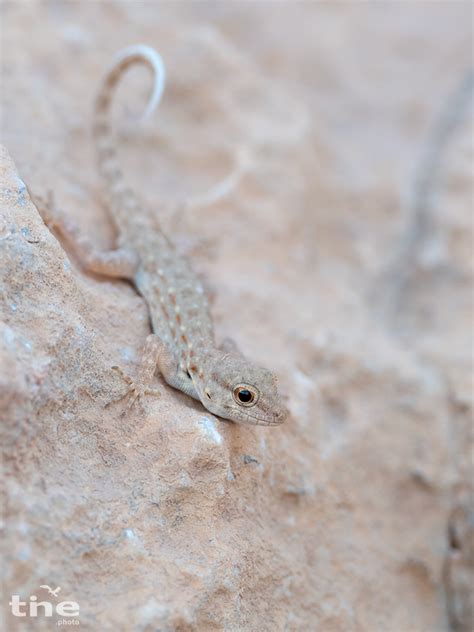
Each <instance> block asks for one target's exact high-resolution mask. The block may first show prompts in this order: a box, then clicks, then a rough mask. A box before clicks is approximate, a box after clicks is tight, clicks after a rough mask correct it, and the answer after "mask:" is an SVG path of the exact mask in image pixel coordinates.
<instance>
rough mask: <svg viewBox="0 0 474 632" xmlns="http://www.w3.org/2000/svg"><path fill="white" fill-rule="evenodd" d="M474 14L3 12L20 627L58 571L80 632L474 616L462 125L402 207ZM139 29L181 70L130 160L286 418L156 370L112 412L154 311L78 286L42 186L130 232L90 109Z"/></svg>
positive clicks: (84, 8) (220, 323)
mask: <svg viewBox="0 0 474 632" xmlns="http://www.w3.org/2000/svg"><path fill="white" fill-rule="evenodd" d="M471 10H472V9H471V5H470V4H469V3H464V4H463V3H460V2H458V3H443V2H438V3H413V4H410V3H401V2H399V3H380V4H376V3H361V4H359V3H353V4H350V3H335V4H331V3H324V4H323V3H321V4H319V3H305V4H303V3H301V4H290V3H288V4H281V3H271V4H268V3H252V4H248V3H229V4H227V3H217V4H213V3H201V2H199V3H197V2H196V3H163V4H161V3H157V2H149V3H141V2H128V3H125V2H124V3H121V2H103V3H99V2H95V3H85V2H84V3H80V2H67V3H61V2H50V3H20V2H6V3H5V2H4V3H3V5H2V12H3V20H4V28H3V33H2V39H3V46H2V53H3V54H2V61H3V69H2V77H3V100H4V104H3V119H2V136H3V142H4V143H5V145H6V147H7V148H8V152H9V153H7V152H6V151H4V152H3V153H2V167H1V175H2V183H1V187H2V208H1V217H0V275H1V278H0V282H1V286H0V290H1V292H0V297H1V299H0V309H1V325H0V326H1V335H0V357H1V361H0V362H1V365H0V366H1V373H0V410H1V417H2V445H3V461H2V464H3V473H4V486H3V487H4V503H3V506H4V523H3V533H2V549H3V563H2V568H3V571H4V582H3V585H4V595H3V603H2V606H3V608H4V612H5V626H6V629H9V630H16V629H31V630H43V629H44V630H49V629H51V621H50V620H48V619H47V618H44V617H39V618H37V619H35V620H32V619H31V618H28V617H27V618H25V619H21V620H20V619H16V618H15V617H13V616H12V615H11V614H10V611H9V607H8V600H9V598H10V596H11V595H12V594H18V595H20V596H21V597H22V598H23V599H25V600H28V598H29V596H30V595H37V596H38V599H44V598H46V597H47V594H46V593H45V591H44V589H41V588H39V586H40V585H41V584H48V585H50V586H52V587H53V586H54V587H55V586H60V587H61V593H60V596H59V599H70V600H74V601H76V602H78V603H79V604H80V617H79V619H80V622H81V626H82V627H84V628H85V629H91V630H143V631H145V630H150V631H151V630H153V631H155V630H162V631H176V632H178V631H180V632H185V631H191V630H193V631H194V630H198V631H207V630H209V631H211V630H228V631H236V630H245V631H255V630H262V631H267V630H268V631H274V630H288V631H290V630H291V631H293V630H298V631H299V630H305V631H306V630H321V631H324V632H328V631H331V630H335V631H336V630H337V631H339V630H340V631H344V632H348V631H351V630H354V631H359V630H360V631H369V632H372V631H374V632H375V631H377V632H381V631H383V632H385V631H387V632H388V631H393V632H408V631H415V630H416V631H418V630H419V631H421V630H423V631H429V632H431V631H438V630H448V629H449V628H450V627H451V628H453V629H463V630H468V629H470V622H471V621H472V609H470V608H471V604H470V597H469V592H470V591H469V581H470V578H471V577H472V564H473V562H474V555H473V553H472V550H471V552H470V553H469V546H471V547H472V524H473V521H472V518H469V509H470V506H472V487H470V481H472V464H471V461H470V454H471V453H470V450H471V448H472V429H471V410H472V408H471V381H470V380H471V370H472V361H471V346H472V345H471V343H472V337H471V333H470V324H471V318H472V305H471V298H472V296H471V291H470V288H471V283H472V252H471V248H472V232H471V228H472V226H471V216H470V212H471V208H470V205H471V202H472V188H471V183H470V165H471V161H472V147H471V134H472V127H470V122H469V121H468V119H467V117H466V116H465V115H464V116H462V117H460V119H459V120H458V121H457V123H456V125H455V126H454V127H453V129H452V131H451V133H450V135H449V139H448V141H447V142H446V143H445V144H444V146H443V147H442V156H440V157H442V164H441V166H440V169H439V173H438V174H437V178H436V180H435V182H434V184H433V187H434V188H433V190H432V191H431V192H430V200H429V203H428V202H427V206H426V209H425V211H426V213H425V215H424V216H423V217H424V218H425V219H426V218H428V219H429V221H424V222H421V223H420V222H418V223H417V218H416V217H414V215H413V213H414V212H415V211H414V205H413V203H412V202H411V201H410V200H411V198H412V196H413V191H414V190H415V189H416V187H414V184H413V182H414V177H415V174H416V172H417V168H418V167H417V165H419V164H420V159H421V158H420V157H422V156H423V153H424V152H425V149H426V147H427V146H429V140H428V139H429V138H430V133H431V132H430V130H431V129H432V127H433V125H434V124H435V121H436V120H438V117H439V115H440V114H441V113H442V111H443V109H444V108H445V106H446V103H447V102H448V101H449V97H450V95H451V94H453V91H455V90H456V86H457V85H458V84H459V82H460V81H461V79H462V77H463V74H464V73H465V71H466V69H467V67H468V64H469V58H470V46H471V42H472V32H471V31H470V23H471V19H470V12H471ZM136 42H146V43H149V44H151V45H154V46H156V47H157V48H158V49H159V50H160V51H161V53H162V54H163V57H164V59H165V61H166V64H167V68H168V77H169V80H168V86H167V90H166V93H165V98H164V101H163V103H162V105H161V106H160V109H159V112H158V113H157V114H156V117H154V119H153V120H152V121H150V122H148V123H147V124H146V125H145V126H143V127H142V128H140V129H139V130H135V128H134V125H133V120H132V122H130V124H127V120H129V121H130V120H131V116H130V115H131V113H133V112H135V111H138V110H139V109H140V107H141V104H142V103H143V99H144V97H145V95H146V92H147V85H148V84H147V78H148V77H147V75H146V73H141V72H140V71H139V70H137V71H136V72H134V73H133V74H130V76H129V77H127V81H126V85H124V86H123V89H122V90H121V91H120V94H119V99H118V101H119V102H120V104H119V105H118V107H117V112H116V115H117V120H118V121H119V122H120V123H119V125H120V128H121V130H122V133H121V135H120V143H121V149H122V151H121V155H122V162H123V165H124V169H125V171H126V173H127V174H129V178H130V180H131V181H132V182H133V183H134V185H135V187H136V188H137V189H139V190H140V192H141V194H142V196H143V199H144V201H145V203H146V204H147V205H148V206H150V207H151V208H154V209H156V212H157V213H159V214H160V217H161V218H162V224H163V226H164V228H165V229H166V230H167V231H168V232H169V233H171V234H172V235H173V236H174V238H175V241H176V242H177V244H178V246H179V248H180V249H181V250H182V251H183V252H186V253H187V254H188V255H189V256H191V257H192V259H193V260H194V261H195V264H196V267H197V268H198V269H199V270H200V271H201V272H202V273H203V274H205V276H206V277H207V279H208V282H209V284H210V286H211V287H212V288H213V292H214V294H215V300H214V305H213V312H214V315H215V321H216V327H217V331H218V334H219V335H220V336H221V337H223V336H232V337H234V338H235V340H236V341H237V343H238V344H239V346H240V347H241V348H242V349H243V350H244V351H245V352H246V353H247V354H248V355H249V356H251V357H253V358H254V359H255V360H257V361H259V362H261V363H262V364H265V365H267V366H269V367H271V368H272V369H273V370H274V371H275V372H276V373H277V374H278V375H279V376H280V382H281V386H282V390H283V391H284V393H286V396H287V398H288V399H287V401H288V406H289V408H290V410H291V418H290V419H289V421H288V423H287V424H286V425H285V426H283V427H279V428H272V429H269V428H252V427H249V428H248V427H242V426H237V425H234V424H231V423H228V422H222V421H220V420H218V419H216V418H213V417H212V415H210V414H208V413H206V411H205V410H204V409H203V408H202V407H201V406H200V405H199V404H198V403H197V402H193V401H191V400H190V399H189V398H187V397H186V396H184V395H182V394H180V393H178V392H176V391H174V390H172V389H170V388H168V387H166V386H164V385H163V384H162V381H161V378H160V377H159V376H157V378H156V381H157V385H161V390H162V393H163V394H162V397H161V398H159V399H149V400H147V401H146V404H145V407H144V410H143V411H140V410H136V411H134V412H133V413H132V414H130V415H128V416H127V417H125V418H124V417H121V416H120V410H121V408H120V405H118V404H112V405H110V406H106V404H107V403H108V402H109V401H111V400H113V399H114V398H116V397H118V396H119V395H120V393H121V392H122V389H123V384H122V383H121V381H120V379H119V378H118V377H117V375H116V374H115V373H113V372H112V371H111V370H110V367H111V366H112V365H113V364H117V363H120V362H121V363H122V364H123V365H124V366H128V367H129V368H130V370H133V368H134V366H135V364H136V362H138V359H139V355H140V349H141V346H142V344H143V341H144V339H145V337H146V334H147V333H148V320H147V311H146V306H145V305H144V303H143V301H142V299H141V298H140V297H139V296H137V295H136V293H135V291H134V290H133V288H132V287H130V286H129V285H127V284H126V283H123V282H120V281H117V282H111V281H108V280H104V279H100V278H92V277H90V276H87V275H85V274H84V273H83V272H82V271H81V269H80V268H79V267H78V265H77V262H75V261H74V260H73V259H71V258H70V257H69V256H68V254H67V252H65V250H64V248H63V246H62V245H61V243H60V242H59V241H58V240H57V239H56V238H55V237H54V236H53V235H52V234H51V233H50V232H49V230H48V229H47V228H46V227H45V226H44V224H43V222H42V220H41V219H40V217H39V215H38V213H37V211H36V209H35V207H34V206H33V204H32V203H31V201H30V198H29V195H28V191H27V189H26V187H25V185H26V186H27V187H28V189H29V190H31V191H34V192H36V193H37V194H45V193H46V192H47V190H48V189H52V190H53V191H54V193H55V196H56V199H57V200H58V202H59V204H60V205H61V206H62V207H63V208H65V209H66V210H67V212H68V213H70V214H71V216H73V217H75V218H76V220H77V221H78V222H79V223H80V225H81V227H82V229H83V231H84V232H88V233H89V234H91V235H92V237H93V238H94V239H95V240H96V242H97V244H98V245H100V246H104V247H105V246H111V245H112V244H113V231H112V227H111V224H110V221H109V219H108V216H107V211H106V203H107V200H106V199H104V197H103V192H102V190H101V187H100V181H99V178H98V175H97V173H96V170H95V159H94V154H93V147H92V142H91V137H90V129H89V123H90V108H91V104H92V100H93V96H94V94H95V90H96V86H97V85H98V81H99V79H100V77H101V74H102V71H103V69H104V67H105V65H106V64H108V63H109V61H110V59H111V56H112V55H113V53H114V52H115V51H116V50H117V49H119V48H121V47H122V46H124V45H127V44H130V43H136ZM10 155H11V157H12V158H13V160H14V161H15V165H16V167H15V165H14V164H13V162H12V158H10ZM187 198H191V200H192V201H191V202H190V203H188V204H183V201H184V200H186V199H187ZM418 219H419V218H418ZM420 226H421V229H420ZM402 281H403V282H402ZM50 600H51V601H52V602H53V603H55V601H56V600H55V598H54V597H50ZM55 618H56V617H55Z"/></svg>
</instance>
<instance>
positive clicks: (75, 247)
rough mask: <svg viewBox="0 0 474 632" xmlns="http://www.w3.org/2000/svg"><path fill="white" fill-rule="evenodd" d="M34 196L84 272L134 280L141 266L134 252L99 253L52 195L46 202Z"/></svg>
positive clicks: (34, 200) (50, 194) (41, 213)
mask: <svg viewBox="0 0 474 632" xmlns="http://www.w3.org/2000/svg"><path fill="white" fill-rule="evenodd" d="M31 197H32V200H33V203H34V205H35V206H36V208H37V210H38V212H39V214H40V215H41V217H42V218H43V221H44V223H45V224H46V225H47V226H48V228H50V229H51V230H53V231H55V232H56V233H58V234H59V235H60V236H61V237H62V238H63V239H64V241H65V242H66V243H67V245H68V247H69V249H70V250H71V251H72V252H73V254H74V255H75V257H76V258H77V259H78V260H79V262H80V264H81V266H82V267H83V268H84V269H85V270H87V271H88V272H93V273H96V274H101V275H104V276H108V277H112V278H121V279H129V280H131V279H133V277H134V275H135V272H136V270H137V268H138V264H139V258H138V255H137V254H136V253H135V252H134V251H132V250H130V249H127V248H118V249H115V250H108V251H105V252H98V251H97V250H96V248H95V247H94V245H93V244H92V242H91V241H89V239H87V237H85V236H84V235H82V234H81V231H80V230H79V228H78V226H77V224H76V223H75V222H74V221H73V220H72V219H71V218H70V217H67V215H66V214H65V213H64V212H63V211H62V210H60V209H59V208H58V207H57V206H56V205H55V203H54V199H53V195H52V193H51V192H49V193H48V197H47V199H46V200H44V199H43V198H41V197H39V196H31Z"/></svg>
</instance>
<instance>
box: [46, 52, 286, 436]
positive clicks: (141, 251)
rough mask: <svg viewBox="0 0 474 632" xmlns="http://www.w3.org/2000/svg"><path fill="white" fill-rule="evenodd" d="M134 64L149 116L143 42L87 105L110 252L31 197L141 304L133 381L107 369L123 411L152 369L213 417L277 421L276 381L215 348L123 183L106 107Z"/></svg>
mask: <svg viewBox="0 0 474 632" xmlns="http://www.w3.org/2000/svg"><path fill="white" fill-rule="evenodd" d="M136 63H143V64H145V65H146V66H148V67H149V68H150V69H151V70H152V72H153V75H154V84H153V90H152V94H151V97H150V99H149V102H148V105H147V109H146V114H150V113H151V112H152V111H153V110H154V108H155V107H156V105H157V104H158V102H159V101H160V98H161V94H162V92H163V87H164V78H165V71H164V65H163V62H162V60H161V57H160V56H159V55H158V53H157V52H156V51H155V50H154V49H152V48H150V47H148V46H144V45H136V46H131V47H128V48H125V49H123V50H122V51H120V52H119V53H118V55H117V57H116V59H115V62H114V63H113V65H112V67H111V68H110V70H109V71H108V72H107V74H106V76H105V78H104V81H103V84H102V87H101V90H100V91H99V95H98V97H97V100H96V104H95V123H94V135H95V140H96V144H97V150H98V158H99V167H100V171H101V173H102V176H103V177H104V179H105V183H106V186H107V192H108V195H109V196H110V202H111V203H110V206H111V208H112V211H113V221H114V223H115V224H116V226H117V229H118V243H117V249H116V250H112V251H109V252H102V253H97V252H95V251H94V248H93V247H92V245H91V243H90V242H89V241H88V240H87V239H85V238H84V236H81V235H80V233H79V231H78V229H77V227H76V226H75V225H74V223H73V222H72V221H71V220H70V219H68V218H67V217H65V216H64V215H63V214H62V213H61V212H60V211H58V209H57V208H55V207H54V205H53V204H52V202H51V201H50V203H48V204H44V203H41V201H40V200H39V203H38V204H37V205H38V207H39V210H40V212H41V214H42V216H43V218H44V219H45V222H46V223H47V224H49V225H53V226H54V227H55V228H56V229H57V231H58V232H59V233H60V234H61V235H62V237H63V238H64V239H65V240H66V241H67V242H68V244H69V245H70V247H71V248H73V250H74V252H75V254H76V255H77V256H78V258H79V260H80V261H81V263H82V264H83V265H84V267H85V269H87V270H89V271H92V272H95V273H99V274H102V275H106V276H110V277H115V278H124V279H128V280H131V281H132V282H133V283H134V285H135V287H136V288H137V290H138V291H139V293H140V294H141V295H142V296H143V297H144V298H145V300H146V302H147V304H148V308H149V313H150V319H151V324H152V328H153V333H152V334H150V335H149V336H148V338H147V340H146V344H145V349H144V353H143V360H142V363H141V366H140V369H139V371H138V375H137V377H136V379H134V378H131V377H130V376H128V375H127V374H126V373H125V372H124V371H123V370H122V369H120V368H119V367H113V368H114V369H116V370H117V371H118V372H119V373H120V374H121V375H122V377H123V378H124V379H125V381H126V382H127V384H128V389H127V393H126V394H125V395H128V396H129V402H128V407H127V410H128V409H129V408H130V407H131V406H132V404H133V403H134V402H135V401H136V400H137V399H139V398H141V397H143V396H145V395H147V394H155V395H158V394H159V393H158V391H157V390H155V389H153V388H151V384H152V380H153V376H154V373H155V370H156V367H157V366H158V368H159V370H160V372H161V373H162V375H163V377H164V379H165V380H166V382H167V383H168V384H170V385H171V386H173V387H174V388H177V389H179V390H181V391H183V392H184V393H186V394H187V395H190V396H191V397H193V398H195V399H197V400H199V401H201V402H202V404H203V405H204V406H205V408H207V409H208V410H209V411H210V412H212V413H214V414H215V415H218V416H219V417H222V418H224V419H231V420H232V421H235V422H239V423H248V424H255V425H267V426H273V425H278V424H281V423H282V422H283V421H284V420H285V418H286V417H287V414H288V412H287V410H286V409H285V407H284V406H283V405H282V404H281V402H280V398H279V395H278V392H277V384H276V378H275V377H274V376H273V375H272V373H271V372H270V371H268V370H267V369H264V368H261V367H258V366H255V365H254V364H253V363H252V362H250V361H249V360H247V359H246V358H244V356H243V355H242V354H241V353H240V352H239V351H238V350H237V349H236V348H235V345H234V344H233V343H231V342H230V341H227V342H226V343H224V344H223V345H222V346H221V347H218V346H217V345H216V343H215V340H214V334H213V325H212V320H211V316H210V314H209V306H208V301H207V297H206V293H205V291H204V289H203V286H202V283H201V281H200V280H199V278H198V276H197V275H196V274H195V273H194V272H193V271H192V269H191V268H190V267H189V265H188V263H187V261H186V260H185V259H184V258H183V257H181V256H179V255H178V254H177V252H176V251H175V249H174V247H173V245H172V243H171V242H170V240H169V239H168V238H167V237H166V235H165V234H164V233H163V232H161V230H159V229H158V228H157V225H156V220H155V221H152V218H150V216H148V215H147V213H144V212H143V210H142V208H141V206H140V203H139V201H138V199H137V197H136V196H135V194H134V193H133V191H132V190H131V189H130V188H128V187H127V186H126V185H125V182H124V178H123V175H122V172H121V170H120V168H119V163H118V159H117V153H116V150H115V142H114V136H113V133H112V128H111V124H110V122H109V110H110V105H111V100H112V95H113V92H114V90H115V88H116V86H117V84H118V82H119V80H120V79H121V77H122V75H123V73H124V72H125V71H126V70H127V69H128V68H129V67H130V66H132V65H134V64H136ZM35 201H36V200H35Z"/></svg>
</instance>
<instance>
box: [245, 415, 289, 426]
mask: <svg viewBox="0 0 474 632" xmlns="http://www.w3.org/2000/svg"><path fill="white" fill-rule="evenodd" d="M285 417H286V414H285V413H284V412H283V413H281V414H279V415H272V416H271V417H261V416H259V415H248V414H247V415H243V419H244V421H245V422H246V423H248V424H251V425H255V426H279V425H281V424H282V423H283V422H284V420H285Z"/></svg>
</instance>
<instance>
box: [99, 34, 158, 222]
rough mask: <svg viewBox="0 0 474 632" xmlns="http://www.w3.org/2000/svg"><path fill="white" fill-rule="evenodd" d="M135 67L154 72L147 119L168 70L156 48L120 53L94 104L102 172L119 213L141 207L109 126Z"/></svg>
mask: <svg viewBox="0 0 474 632" xmlns="http://www.w3.org/2000/svg"><path fill="white" fill-rule="evenodd" d="M135 64H144V65H146V66H148V67H149V68H150V69H151V71H152V73H153V88H152V92H151V95H150V98H149V100H148V103H147V106H146V109H145V112H144V116H143V118H145V117H148V116H149V115H150V114H151V113H152V112H153V110H154V109H155V108H156V106H157V105H158V103H159V102H160V99H161V95H162V94H163V89H164V84H165V67H164V64H163V60H162V59H161V57H160V56H159V55H158V53H157V52H156V51H155V50H154V49H153V48H150V47H149V46H145V45H143V44H137V45H135V46H129V47H127V48H124V49H123V50H121V51H120V52H119V53H118V54H117V56H116V58H115V60H114V62H113V64H112V66H111V67H110V68H109V70H108V71H107V73H106V75H105V77H104V80H103V82H102V86H101V89H100V91H99V94H98V96H97V99H96V102H95V111H94V137H95V143H96V149H97V155H98V163H99V169H100V172H101V174H102V176H103V178H104V180H105V182H106V186H107V189H108V192H109V194H110V197H111V199H112V200H113V206H114V211H115V212H116V213H125V212H127V211H130V210H133V209H134V208H135V207H136V206H138V201H137V200H136V198H135V195H134V193H133V192H132V190H131V189H130V188H129V187H127V186H126V184H125V180H124V177H123V174H122V171H121V169H120V165H119V161H118V157H117V151H116V146H115V140H114V134H113V130H112V126H111V123H110V107H111V102H112V96H113V93H114V91H115V88H116V87H117V85H118V83H119V81H120V79H121V78H122V76H123V74H124V73H125V72H126V71H127V70H128V68H130V66H133V65H135Z"/></svg>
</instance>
